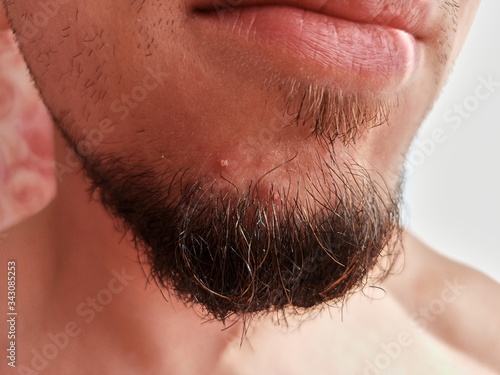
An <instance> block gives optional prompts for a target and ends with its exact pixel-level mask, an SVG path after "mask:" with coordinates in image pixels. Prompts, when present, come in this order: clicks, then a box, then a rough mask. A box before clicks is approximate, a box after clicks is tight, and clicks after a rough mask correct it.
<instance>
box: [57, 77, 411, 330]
mask: <svg viewBox="0 0 500 375" xmlns="http://www.w3.org/2000/svg"><path fill="white" fill-rule="evenodd" d="M283 88H286V89H285V90H283ZM281 89H282V91H281V92H282V93H285V96H284V97H285V99H286V100H285V103H286V104H285V112H287V113H288V115H290V113H292V112H293V116H292V117H291V118H292V120H291V121H290V123H291V124H292V123H294V124H302V125H308V126H311V134H312V135H314V136H316V138H317V139H318V140H319V142H320V143H323V144H327V145H328V150H329V156H328V157H327V158H326V159H325V158H324V157H320V156H318V159H317V163H316V166H317V168H316V170H315V171H314V172H311V171H305V172H304V173H300V176H302V177H299V178H297V180H296V182H294V184H295V188H294V189H293V190H294V191H295V193H292V189H290V188H289V189H288V190H285V189H283V188H281V189H280V188H279V187H276V186H272V185H268V186H265V187H264V188H263V189H262V186H259V187H258V186H257V185H259V184H260V185H262V184H264V183H265V182H263V181H262V180H263V179H262V178H260V179H259V180H258V181H257V183H256V184H254V185H253V186H252V184H250V186H249V187H248V189H247V190H246V191H240V190H238V189H237V188H236V187H235V185H233V186H234V189H229V190H228V191H222V190H221V189H216V188H215V187H214V181H210V180H209V178H208V177H203V176H202V177H200V176H199V174H198V175H196V174H195V173H193V172H192V171H191V170H190V169H185V170H168V169H161V170H159V169H158V167H157V166H155V163H152V162H151V161H148V160H145V159H142V158H141V157H140V155H139V156H138V155H135V156H131V155H116V154H112V153H111V154H109V153H108V154H106V153H102V152H101V153H89V154H87V155H79V156H80V157H81V160H82V162H83V167H84V171H85V172H86V174H87V175H88V177H89V178H90V180H91V192H92V195H94V193H97V194H96V196H97V197H98V199H99V200H100V201H101V203H102V204H103V205H104V207H105V208H106V209H107V210H108V211H109V212H110V214H111V215H112V216H114V217H115V218H117V219H119V221H120V223H121V224H122V228H121V229H122V230H123V231H124V232H130V233H131V234H132V237H133V241H134V243H135V246H136V248H137V250H138V251H139V260H140V261H141V262H144V263H145V264H146V265H147V269H148V273H149V277H148V280H154V282H156V284H157V285H158V286H159V287H160V288H161V289H162V290H163V289H165V290H168V291H169V292H171V293H174V294H175V295H176V296H177V298H179V299H180V300H182V301H183V302H185V303H186V304H198V305H201V306H202V308H203V309H204V311H205V312H206V314H207V317H210V318H215V319H217V320H221V321H225V319H227V318H228V317H229V316H232V315H236V316H237V317H244V318H245V317H247V316H249V314H255V313H271V312H278V313H279V312H285V311H288V313H290V312H292V311H293V312H294V313H297V314H300V315H303V314H305V313H306V312H310V311H311V310H312V308H313V307H317V306H321V305H322V304H325V303H328V304H337V303H341V302H343V301H345V300H346V299H347V297H348V296H349V295H351V294H352V293H354V292H355V291H357V290H359V289H361V288H363V287H364V286H365V285H366V284H367V283H369V282H370V283H376V282H379V281H381V280H382V279H383V278H384V277H385V276H387V274H388V273H389V272H390V270H391V268H392V265H393V264H394V261H395V259H396V256H397V254H398V252H399V250H400V237H401V232H402V229H401V228H402V227H401V223H400V214H399V211H400V210H399V206H400V202H401V183H400V184H399V185H398V186H397V187H396V188H395V189H390V188H388V187H387V186H386V185H385V184H384V183H382V184H380V183H378V182H376V181H375V180H377V181H381V180H382V182H383V179H381V178H378V177H380V176H378V175H377V178H374V173H373V172H369V171H368V170H366V169H365V168H364V167H363V166H361V165H359V164H357V163H356V162H355V161H354V159H352V158H349V159H351V160H349V161H348V160H345V159H346V158H348V157H343V159H344V160H340V158H338V157H337V156H336V153H335V150H334V147H335V144H336V143H335V141H336V140H337V139H339V140H340V141H341V142H342V143H344V144H345V143H348V142H351V141H355V139H356V137H357V135H358V134H362V133H364V132H363V131H362V130H363V129H364V130H368V127H369V126H376V125H380V124H381V123H383V122H384V121H386V119H387V116H388V111H387V109H388V108H389V106H385V105H383V104H382V103H379V104H377V103H376V102H375V101H367V100H361V99H360V98H358V97H356V96H354V95H337V94H333V93H332V92H333V91H330V92H326V90H327V89H326V88H320V87H319V86H312V85H301V84H295V83H293V82H292V81H288V82H285V83H284V84H283V85H281ZM336 92H338V91H336ZM332 98H333V101H332ZM288 118H290V116H288ZM59 128H60V130H61V131H62V133H63V135H64V136H65V138H66V140H67V141H68V142H69V144H70V145H72V146H73V149H74V150H75V151H76V152H77V153H78V147H76V146H77V144H78V142H76V140H75V138H74V137H71V136H69V134H68V132H66V131H65V130H64V129H65V127H64V126H60V125H59ZM318 155H319V154H318ZM163 165H165V164H163ZM162 168H164V167H162ZM262 191H266V192H267V193H266V194H261V193H259V192H262ZM304 196H305V198H304ZM277 197H279V198H278V199H277ZM299 197H301V198H300V199H299ZM382 259H383V260H384V261H383V262H382ZM382 263H383V264H382ZM376 265H378V272H377V274H376V275H374V274H371V273H370V271H372V270H373V269H374V267H375V266H376ZM290 308H291V309H290Z"/></svg>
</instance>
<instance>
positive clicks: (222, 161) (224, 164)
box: [220, 160, 229, 168]
mask: <svg viewBox="0 0 500 375" xmlns="http://www.w3.org/2000/svg"><path fill="white" fill-rule="evenodd" d="M228 165H229V161H227V160H221V161H220V166H221V167H224V168H226V167H227V166H228Z"/></svg>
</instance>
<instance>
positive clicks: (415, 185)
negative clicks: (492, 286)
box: [405, 0, 500, 281]
mask: <svg viewBox="0 0 500 375" xmlns="http://www.w3.org/2000/svg"><path fill="white" fill-rule="evenodd" d="M481 77H483V78H484V79H486V80H487V79H488V77H491V78H492V79H493V80H494V81H495V82H497V83H499V84H500V1H499V0H483V2H482V4H481V6H480V8H479V12H478V15H477V18H476V21H475V23H474V25H473V27H472V30H471V33H470V35H469V38H468V40H467V42H466V44H465V46H464V48H463V51H462V54H461V55H460V57H459V59H458V60H457V63H456V66H455V68H454V70H453V73H452V75H451V77H450V80H449V82H448V84H447V85H446V86H445V89H444V92H443V94H442V96H441V98H440V99H439V101H438V102H437V103H436V106H435V108H434V110H433V111H432V112H431V114H430V116H429V117H428V119H427V120H426V122H425V123H424V125H423V127H422V129H421V132H420V133H419V135H418V137H417V139H416V141H415V142H414V144H413V147H412V151H411V153H410V156H409V162H408V163H409V164H411V165H414V166H416V168H411V167H410V168H409V170H410V173H409V175H408V177H407V181H406V190H405V196H406V206H407V212H406V214H407V215H408V219H407V220H406V221H407V223H408V226H409V228H410V230H411V231H412V232H413V233H415V234H416V235H417V236H418V237H419V238H421V239H422V240H423V241H424V242H426V243H427V244H429V245H430V246H431V247H433V248H434V249H435V250H437V251H438V252H440V253H442V254H445V255H446V256H448V257H450V258H453V259H455V260H459V261H461V262H463V263H466V264H468V265H469V266H472V267H474V268H477V269H480V270H481V271H482V272H484V273H486V274H488V275H489V276H490V277H492V278H494V279H496V280H497V281H500V87H496V89H495V92H494V93H493V94H491V96H490V97H489V98H488V99H482V100H481V99H477V98H474V96H475V95H476V94H475V91H476V87H477V86H478V85H480V84H481ZM485 93H487V91H484V90H482V91H480V96H481V95H484V94H485ZM454 105H463V106H464V111H465V113H466V115H467V118H464V116H463V115H462V116H460V121H462V122H461V125H460V126H457V124H458V122H459V121H455V120H457V118H455V119H453V121H451V120H450V119H449V118H446V117H445V114H446V113H448V115H450V114H452V112H450V111H453V110H454ZM476 107H477V108H476ZM453 115H456V114H455V113H453ZM454 125H455V126H454ZM437 128H440V129H443V131H444V134H443V136H442V137H440V138H439V139H440V140H441V141H442V140H443V138H445V139H446V140H445V141H444V142H441V143H436V142H434V146H435V147H433V146H432V145H431V144H430V140H431V139H432V132H433V131H435V129H437ZM425 140H427V143H426V142H425ZM419 142H420V143H419ZM424 143H426V145H427V149H426V150H425V152H426V153H427V154H425V153H424V151H423V147H422V144H424ZM422 155H424V157H422ZM411 160H412V161H411ZM412 169H413V172H412Z"/></svg>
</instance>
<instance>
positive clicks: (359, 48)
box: [192, 0, 433, 94]
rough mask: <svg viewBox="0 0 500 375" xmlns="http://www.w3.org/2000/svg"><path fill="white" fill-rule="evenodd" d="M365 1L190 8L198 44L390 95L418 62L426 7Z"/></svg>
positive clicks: (244, 1) (250, 0)
mask: <svg viewBox="0 0 500 375" xmlns="http://www.w3.org/2000/svg"><path fill="white" fill-rule="evenodd" d="M417 1H418V2H419V3H421V4H417V5H418V6H416V7H414V5H415V4H413V3H416V2H417ZM235 3H237V5H234V4H235ZM367 3H368V2H366V1H364V0H350V1H346V0H337V1H332V0H330V1H326V2H325V0H318V1H301V0H289V1H280V2H269V1H267V2H265V1H262V0H260V1H259V0H231V1H228V2H227V3H224V2H223V1H222V2H221V1H213V0H210V1H206V0H200V1H199V2H198V3H197V4H194V6H193V7H192V13H193V15H194V18H193V19H194V21H195V22H194V24H195V25H196V27H197V30H198V32H199V33H201V34H203V35H205V36H207V38H206V39H205V42H207V43H209V44H210V43H215V45H216V46H217V48H220V47H221V46H226V47H227V48H228V49H230V50H233V51H234V50H235V49H236V50H242V51H245V53H246V56H248V58H249V59H250V60H251V59H252V55H257V56H258V60H259V62H260V63H262V61H266V62H268V63H269V64H271V65H273V66H274V67H277V68H278V69H284V70H286V71H287V72H288V73H292V74H294V73H295V74H302V75H304V76H306V77H316V78H318V79H321V80H322V81H324V82H325V83H332V84H335V85H336V86H337V87H338V88H340V89H342V90H344V91H348V92H351V93H359V92H363V93H366V92H370V93H374V94H381V93H395V92H398V91H400V90H402V89H403V88H404V87H406V86H407V85H408V84H409V83H411V82H412V78H413V77H414V76H415V74H416V73H417V71H418V68H419V66H420V65H421V57H422V56H421V55H422V52H423V51H422V49H423V48H422V45H421V44H422V43H421V42H420V39H421V38H425V33H426V32H427V30H428V29H429V27H428V26H429V21H430V20H431V18H432V17H431V16H432V13H433V12H432V10H433V9H432V8H431V6H430V5H429V3H430V2H426V1H425V0H415V1H409V0H407V1H404V2H403V1H396V0H385V1H380V0H379V1H370V2H369V3H370V4H367ZM231 4H233V5H231ZM422 4H423V5H422Z"/></svg>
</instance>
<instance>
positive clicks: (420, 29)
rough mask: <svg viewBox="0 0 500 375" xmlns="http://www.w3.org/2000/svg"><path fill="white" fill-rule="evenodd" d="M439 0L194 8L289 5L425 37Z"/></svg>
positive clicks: (248, 0)
mask: <svg viewBox="0 0 500 375" xmlns="http://www.w3.org/2000/svg"><path fill="white" fill-rule="evenodd" d="M438 4H439V2H434V1H429V0H370V1H367V0H276V1H273V0H219V1H217V0H193V6H192V9H193V11H200V12H221V13H224V12H230V11H231V9H236V8H246V7H257V6H290V7H296V8H300V9H304V10H308V11H312V12H316V13H320V14H324V15H326V16H330V17H335V18H340V19H344V20H348V21H352V22H358V23H366V24H373V25H382V26H387V27H392V28H395V29H399V30H403V31H405V32H407V33H410V34H412V35H414V36H415V37H416V38H424V37H426V36H427V35H428V34H429V33H430V31H431V30H429V27H430V26H432V16H433V15H434V14H435V10H436V8H437V6H438Z"/></svg>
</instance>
